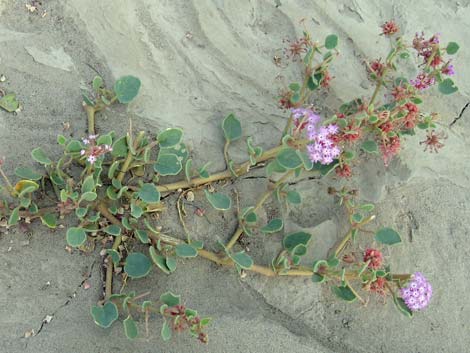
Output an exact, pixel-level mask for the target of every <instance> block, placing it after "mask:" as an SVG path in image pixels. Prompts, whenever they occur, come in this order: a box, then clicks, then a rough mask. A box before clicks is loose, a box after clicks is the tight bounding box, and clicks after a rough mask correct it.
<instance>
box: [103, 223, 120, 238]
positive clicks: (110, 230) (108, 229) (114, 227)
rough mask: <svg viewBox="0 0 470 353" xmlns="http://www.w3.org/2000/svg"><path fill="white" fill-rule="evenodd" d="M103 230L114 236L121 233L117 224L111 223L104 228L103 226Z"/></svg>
mask: <svg viewBox="0 0 470 353" xmlns="http://www.w3.org/2000/svg"><path fill="white" fill-rule="evenodd" d="M103 231H104V232H105V233H108V234H109V235H113V236H115V237H117V236H118V235H121V227H119V226H118V225H117V224H111V225H109V226H107V227H106V228H104V229H103Z"/></svg>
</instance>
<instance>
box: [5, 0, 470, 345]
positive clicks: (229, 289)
mask: <svg viewBox="0 0 470 353" xmlns="http://www.w3.org/2000/svg"><path fill="white" fill-rule="evenodd" d="M43 3H44V5H42V7H41V8H40V9H38V12H35V13H30V12H29V11H28V10H27V9H26V8H25V4H24V2H22V1H14V0H0V19H1V21H0V44H1V50H0V73H1V74H4V75H5V76H6V77H7V81H6V82H5V83H3V84H2V87H3V88H6V89H7V90H9V91H14V92H16V93H17V95H18V98H19V100H20V101H21V105H22V107H23V110H22V111H21V112H20V113H18V114H8V113H6V112H4V111H0V155H5V156H7V158H8V159H7V165H8V168H10V169H8V170H7V171H8V172H9V174H13V169H14V167H13V164H14V163H21V164H22V165H32V162H31V160H30V157H29V153H30V151H31V149H33V148H34V147H37V146H42V147H43V148H44V150H45V151H46V152H47V153H49V154H50V155H54V154H57V153H58V149H57V148H56V147H55V143H56V135H57V134H58V133H63V134H66V135H74V136H83V135H84V134H85V131H86V121H85V119H84V114H83V112H82V110H81V90H82V89H83V88H86V87H87V85H88V84H89V82H90V80H91V79H92V78H93V76H95V75H96V74H97V73H99V74H100V75H102V76H103V77H104V78H105V80H106V81H107V82H109V83H111V82H113V80H114V78H116V77H118V76H120V75H123V74H132V75H136V76H138V77H140V78H141V79H142V91H141V94H140V95H139V97H138V98H137V99H136V101H135V102H133V103H132V104H131V105H130V106H129V107H127V108H126V107H116V108H113V109H112V110H109V111H106V112H104V113H103V114H102V115H101V116H100V118H99V121H98V123H97V126H98V129H99V131H108V130H111V129H113V130H115V131H116V132H118V133H122V132H123V131H125V129H126V126H127V124H128V117H129V116H130V117H132V120H133V124H134V126H137V128H141V129H145V130H147V131H150V132H152V133H156V132H157V131H158V130H159V129H162V128H166V127H170V126H171V127H172V126H177V127H183V128H184V129H185V134H186V142H187V144H188V145H189V146H190V147H191V148H193V149H194V150H193V151H192V155H193V158H194V160H196V161H198V163H200V164H201V165H202V164H204V163H205V162H207V161H212V162H213V163H212V165H211V168H213V170H220V169H223V168H224V162H223V156H222V152H221V146H222V144H223V134H222V133H221V131H220V123H221V120H222V118H223V117H224V116H225V115H226V114H227V113H229V112H234V113H236V114H237V115H238V116H239V117H240V118H241V119H242V122H243V126H244V128H245V131H249V132H250V134H252V136H253V137H254V140H255V143H257V144H261V145H263V146H264V147H270V146H273V145H274V144H275V143H276V142H277V140H278V136H279V134H280V132H281V131H282V128H283V126H284V122H285V119H286V114H284V113H283V112H282V111H280V110H279V109H277V107H276V102H275V96H276V94H277V89H278V88H279V87H282V82H289V80H293V79H295V78H296V77H297V75H298V68H299V67H297V66H296V65H292V64H291V65H289V67H288V68H286V69H283V70H281V69H280V68H279V67H278V66H276V65H275V64H274V63H273V57H274V56H276V55H281V54H282V47H283V43H282V40H283V39H284V38H293V37H295V36H296V35H298V34H299V33H300V30H301V28H302V25H300V24H299V22H300V21H301V20H302V19H305V22H304V23H305V24H306V25H307V26H308V27H309V28H311V31H312V33H313V35H314V36H315V37H318V38H323V37H324V36H325V35H327V34H330V33H337V34H338V35H339V37H340V40H341V42H340V48H341V56H340V57H339V59H338V60H337V61H336V63H335V64H334V65H333V70H332V74H333V76H335V80H334V81H333V84H332V88H331V90H330V92H329V95H328V97H326V95H324V94H321V95H319V97H318V100H319V101H321V102H322V103H321V104H320V105H321V106H322V107H324V108H325V110H328V109H334V108H336V107H338V106H339V104H340V103H341V102H343V101H347V100H350V99H352V98H354V97H356V96H360V95H367V94H370V93H371V90H372V88H371V87H370V85H368V84H367V80H366V75H365V73H364V68H363V64H362V62H363V60H364V59H365V58H367V57H380V56H382V57H383V56H385V54H384V53H386V52H387V43H386V41H384V40H383V39H382V38H380V37H378V36H377V33H378V26H379V25H380V24H381V23H383V22H384V21H385V20H388V19H390V18H394V19H396V20H397V22H398V24H399V25H400V27H401V28H402V29H403V30H404V32H405V34H406V35H407V36H408V37H411V36H413V35H414V31H416V30H421V29H422V30H424V31H426V33H435V32H441V33H442V37H443V40H444V41H447V40H454V41H456V42H459V43H460V44H461V47H462V49H461V51H460V52H459V53H458V55H457V56H456V58H455V67H456V68H457V71H458V76H457V81H458V85H459V88H460V91H459V93H458V94H456V95H454V96H452V97H451V98H443V97H442V96H440V95H437V94H435V93H430V94H429V97H427V99H428V102H430V103H429V104H430V106H429V109H434V110H437V111H439V112H440V113H441V114H442V116H443V119H442V122H443V124H442V126H440V128H442V129H443V130H444V131H445V132H446V133H447V135H448V139H447V140H446V142H445V144H446V146H445V148H444V149H442V151H441V152H440V153H439V154H426V153H422V148H421V146H419V144H418V141H419V140H421V139H423V138H424V137H421V136H420V137H418V138H414V139H410V141H409V143H407V146H406V149H405V150H404V152H403V153H402V155H401V159H400V160H395V161H394V162H393V163H392V164H391V166H390V167H389V168H388V169H384V167H383V164H382V162H381V161H380V160H375V159H371V160H369V161H368V162H367V163H366V165H365V168H364V169H363V171H362V172H361V173H359V175H358V176H357V177H356V178H355V179H354V180H353V183H354V184H355V185H356V186H357V187H359V189H360V190H361V193H362V196H363V197H364V198H366V199H368V200H371V201H373V202H377V203H378V214H379V215H380V216H379V219H378V221H377V224H386V225H389V226H394V227H397V228H398V229H399V230H400V231H401V234H403V236H404V240H405V244H404V245H402V246H401V247H396V248H394V249H393V250H392V251H391V252H392V254H391V255H392V256H391V258H390V260H391V264H392V266H393V268H394V269H396V270H397V271H398V272H400V271H401V272H408V271H413V270H414V269H417V270H420V271H422V272H425V273H426V275H427V277H428V279H429V280H430V281H431V282H432V283H433V287H434V289H435V294H434V297H433V300H432V305H431V306H430V308H429V309H428V310H427V311H426V312H423V313H419V314H418V315H416V317H415V318H414V319H413V320H407V319H406V318H405V317H403V316H401V315H400V314H398V313H397V312H396V310H395V309H394V308H393V305H391V303H388V304H387V305H385V306H384V305H382V304H381V303H380V302H379V301H377V300H375V299H372V300H371V302H370V303H369V305H368V307H366V308H362V307H360V305H359V304H353V305H346V304H343V303H340V302H338V301H337V300H336V299H335V298H334V297H333V296H332V295H331V293H330V291H329V290H328V289H327V288H324V287H319V286H317V285H314V284H313V283H311V281H310V280H303V279H290V278H289V279H287V278H281V279H279V280H269V279H265V278H261V277H257V276H254V275H248V277H246V278H244V279H240V278H239V277H238V276H237V275H236V274H235V273H234V271H229V270H226V269H221V268H218V267H216V266H213V265H212V264H208V263H207V262H204V261H203V260H199V259H197V260H194V262H191V263H190V262H189V261H188V262H187V263H183V264H181V265H179V268H178V270H177V272H176V274H175V275H173V276H171V277H168V278H167V277H163V276H161V275H159V274H157V272H156V271H153V273H152V275H151V276H149V277H148V278H146V279H145V280H142V281H134V282H131V283H130V286H131V288H134V289H136V290H137V291H146V290H148V289H149V288H150V289H151V290H152V293H153V294H152V295H153V296H154V297H155V298H156V297H158V295H159V293H160V292H162V291H163V290H166V289H169V290H172V291H174V292H178V293H180V294H181V295H182V296H183V298H185V300H186V302H187V303H188V305H190V306H192V307H195V308H197V309H198V310H199V311H200V312H201V313H203V314H206V315H209V316H212V317H213V318H214V324H213V326H212V327H211V329H210V343H209V345H208V346H201V345H198V344H197V343H196V342H194V340H192V339H189V338H187V337H183V336H182V337H179V338H178V339H177V340H173V341H171V343H163V342H162V341H161V339H160V338H159V332H160V323H159V321H158V320H157V319H155V320H153V321H152V323H151V325H152V327H151V328H152V330H151V335H150V337H149V338H148V339H146V338H139V339H138V340H136V341H135V342H129V341H128V340H127V339H126V338H125V337H124V335H123V333H122V327H121V324H120V323H116V324H115V325H114V326H113V327H112V329H110V330H101V329H100V328H98V327H96V326H95V325H94V323H93V321H92V319H91V317H90V314H89V310H90V309H89V308H90V306H91V305H93V304H94V303H95V302H96V301H97V299H98V297H99V293H100V292H101V268H100V266H101V264H100V260H99V255H98V254H97V252H98V251H97V252H96V253H91V254H89V255H85V254H78V253H74V254H72V255H70V254H68V253H67V252H66V251H65V249H64V248H65V240H64V233H65V231H64V230H62V229H58V230H57V231H56V232H47V231H45V230H44V228H42V227H40V226H37V225H35V226H34V227H33V228H32V229H31V233H32V234H31V235H30V236H28V235H26V234H23V233H21V234H20V233H17V232H16V231H14V230H12V231H10V234H6V235H0V265H1V267H2V271H1V272H0V351H1V352H5V353H16V352H23V351H24V352H34V353H43V352H44V353H46V352H47V353H49V352H51V353H55V352H61V353H63V352H89V353H95V352H96V353H106V352H130V351H133V352H142V353H144V352H145V353H146V352H156V351H165V352H175V353H176V352H217V353H220V352H227V353H235V352H285V351H288V350H289V351H292V352H319V353H328V352H344V353H362V352H364V353H366V352H367V353H370V352H387V353H388V352H391V353H403V352H406V353H408V352H410V353H418V352H426V353H440V352H445V353H449V352H456V353H460V352H466V351H468V350H469V348H468V347H469V346H470V338H469V335H468V332H469V329H470V324H469V322H470V321H469V320H468V317H469V316H470V305H469V304H468V300H467V297H466V295H465V293H468V292H469V290H470V276H469V275H468V270H467V268H468V267H469V266H470V256H469V255H470V254H469V253H470V247H469V245H468V234H469V226H468V223H467V222H468V219H469V218H470V187H469V178H470V169H469V168H468V161H469V158H470V152H469V151H470V140H469V135H467V134H468V133H469V131H470V109H466V107H468V103H469V102H470V98H469V94H470V81H469V80H467V79H466V77H468V74H469V71H470V67H469V66H468V65H466V64H467V63H468V62H469V60H470V55H469V54H468V53H469V52H468V50H467V49H466V48H468V47H470V40H469V39H468V32H469V30H470V24H469V21H468V18H469V17H470V8H469V2H468V1H450V0H444V1H424V0H421V1H416V2H402V1H392V2H390V1H379V2H375V3H374V2H370V1H365V0H355V1H306V0H305V1H300V0H299V1H287V0H281V1H267V0H266V1H248V0H243V1H224V0H213V1H209V0H201V1H199V0H197V1H195V0H193V1H187V0H184V1H183V0H180V1H160V2H155V1H152V0H133V1H130V0H124V1H119V2H117V1H113V0H100V1H96V0H94V1H92V0H62V1H59V0H51V1H47V2H45V1H44V2H43ZM276 5H277V6H276ZM44 10H46V11H47V14H46V15H45V16H44V17H42V16H41V15H42V14H43V13H44V12H43V11H44ZM51 48H52V49H51ZM409 70H410V71H411V72H412V71H413V67H412V66H410V68H409ZM279 75H281V77H280V76H279ZM64 123H66V124H65V125H66V126H67V125H68V124H70V129H66V130H65V131H63V130H64ZM237 153H238V155H237ZM234 154H235V156H236V157H237V156H240V157H241V156H242V155H243V151H242V148H240V150H238V151H237V149H236V148H235V151H234ZM331 183H337V181H335V180H333V179H331V178H326V179H322V180H305V181H302V182H300V183H298V184H297V186H296V187H297V189H299V190H302V191H303V192H304V197H303V198H304V204H303V205H302V207H297V208H293V209H292V210H290V212H289V223H288V224H287V225H286V227H288V228H289V229H310V230H311V231H312V233H313V234H314V240H313V243H314V244H316V245H317V247H315V246H314V248H313V250H312V251H313V252H314V255H315V256H321V254H322V253H324V251H325V250H327V249H328V248H329V247H330V246H331V242H334V241H335V240H336V239H339V238H340V237H341V234H342V231H343V229H342V223H341V216H342V213H341V210H340V208H339V207H338V206H337V205H335V204H334V203H333V200H332V199H331V198H330V197H329V196H328V195H326V187H327V186H328V185H330V184H331ZM240 185H242V183H239V184H237V186H239V191H240V194H241V197H242V200H243V202H246V203H247V204H249V202H250V200H252V199H254V197H255V195H256V193H257V192H258V191H259V190H260V188H265V187H266V185H267V181H266V180H265V179H263V178H259V179H253V180H245V181H244V182H243V185H244V186H240ZM197 198H198V195H196V201H197ZM199 198H200V197H199ZM273 210H274V211H273ZM275 210H276V207H275V205H274V203H273V204H272V205H271V204H269V203H268V205H267V207H266V213H268V212H276V211H275ZM168 213H169V216H175V214H174V210H169V211H168ZM215 216H216V215H214V217H212V216H208V218H207V219H206V218H195V220H194V221H193V223H191V224H190V227H192V229H193V230H194V232H195V233H196V234H198V236H200V237H201V239H205V240H212V241H213V240H214V237H218V238H219V239H221V240H224V239H226V238H227V237H228V235H227V234H229V233H230V232H232V231H233V228H234V227H235V224H233V223H230V222H226V221H223V220H222V221H221V220H220V217H215ZM164 226H165V227H166V228H167V229H169V230H171V231H174V232H179V233H180V234H181V229H180V228H179V225H175V224H171V223H170V222H169V223H168V224H164ZM221 230H223V232H222V231H221ZM280 239H281V236H280V235H275V236H273V237H271V238H263V239H258V238H256V239H253V240H252V243H251V244H250V245H249V246H250V247H251V251H252V253H253V254H254V256H256V257H257V258H258V259H260V261H263V262H265V263H269V261H270V258H271V257H272V254H273V253H274V252H275V251H276V244H277V243H278V241H279V240H280ZM26 240H29V242H28V243H26V242H25V241H26ZM264 249H266V250H264ZM85 280H86V281H87V283H89V284H90V285H91V287H90V289H87V290H85V289H84V286H83V284H84V281H85ZM46 317H47V320H46V321H49V319H50V317H52V319H51V320H50V322H49V323H46V324H43V321H44V320H45V319H46ZM32 329H34V331H35V333H36V334H37V335H36V336H34V337H29V338H24V335H25V333H27V332H30V331H31V330H32Z"/></svg>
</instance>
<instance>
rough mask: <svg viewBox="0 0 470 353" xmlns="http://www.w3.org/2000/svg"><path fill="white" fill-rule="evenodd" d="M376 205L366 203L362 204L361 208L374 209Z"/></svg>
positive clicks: (365, 209)
mask: <svg viewBox="0 0 470 353" xmlns="http://www.w3.org/2000/svg"><path fill="white" fill-rule="evenodd" d="M374 208H375V206H374V205H373V204H371V203H365V204H364V205H361V206H360V209H361V210H363V211H366V212H370V211H373V210H374Z"/></svg>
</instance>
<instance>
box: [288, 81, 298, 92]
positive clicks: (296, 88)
mask: <svg viewBox="0 0 470 353" xmlns="http://www.w3.org/2000/svg"><path fill="white" fill-rule="evenodd" d="M289 89H291V90H292V91H298V90H300V85H299V84H298V83H297V82H294V83H291V84H290V85H289Z"/></svg>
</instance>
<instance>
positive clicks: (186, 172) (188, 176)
mask: <svg viewBox="0 0 470 353" xmlns="http://www.w3.org/2000/svg"><path fill="white" fill-rule="evenodd" d="M192 166H193V160H192V159H191V158H189V159H188V160H187V161H186V164H185V165H184V175H185V176H186V181H187V182H188V183H190V182H191V177H192V174H191V168H192Z"/></svg>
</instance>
